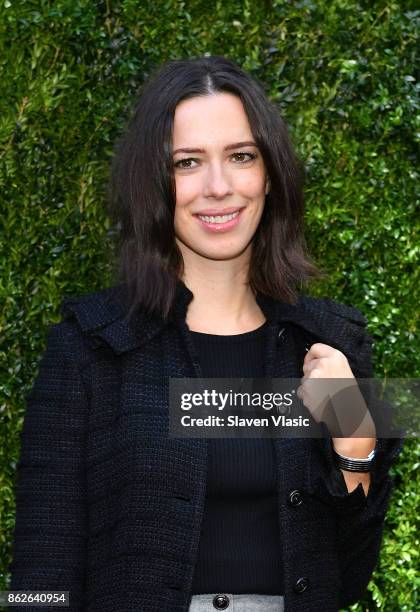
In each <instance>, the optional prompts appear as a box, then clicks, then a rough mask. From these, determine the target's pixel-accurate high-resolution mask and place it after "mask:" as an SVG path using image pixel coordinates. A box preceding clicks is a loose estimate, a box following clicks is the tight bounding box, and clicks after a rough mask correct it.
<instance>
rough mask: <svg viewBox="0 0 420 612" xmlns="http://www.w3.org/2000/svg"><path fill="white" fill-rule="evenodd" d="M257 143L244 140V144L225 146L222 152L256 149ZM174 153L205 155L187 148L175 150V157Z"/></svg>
mask: <svg viewBox="0 0 420 612" xmlns="http://www.w3.org/2000/svg"><path fill="white" fill-rule="evenodd" d="M256 146H257V143H255V142H254V141H252V140H245V141H244V142H235V143H233V144H230V145H227V146H226V147H225V148H224V149H223V150H224V151H230V150H231V149H238V148H240V147H256ZM175 153H205V150H204V149H196V148H194V149H191V148H188V147H183V148H182V149H176V150H175V151H174V152H173V154H174V155H175Z"/></svg>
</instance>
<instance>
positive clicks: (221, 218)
mask: <svg viewBox="0 0 420 612" xmlns="http://www.w3.org/2000/svg"><path fill="white" fill-rule="evenodd" d="M238 215H239V210H237V211H236V212H234V213H231V214H230V215H217V216H216V217H213V216H211V217H208V216H207V215H197V217H198V218H199V219H201V220H202V221H205V222H206V223H227V222H228V221H231V220H232V219H234V218H235V217H237V216H238Z"/></svg>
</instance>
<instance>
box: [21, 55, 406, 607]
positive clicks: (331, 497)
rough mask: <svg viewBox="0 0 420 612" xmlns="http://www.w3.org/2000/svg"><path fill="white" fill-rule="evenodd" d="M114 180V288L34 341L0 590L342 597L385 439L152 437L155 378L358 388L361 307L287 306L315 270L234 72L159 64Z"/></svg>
mask: <svg viewBox="0 0 420 612" xmlns="http://www.w3.org/2000/svg"><path fill="white" fill-rule="evenodd" d="M110 186H111V189H110V201H111V203H112V208H111V212H112V214H113V215H115V218H116V220H117V221H118V222H119V224H120V230H121V231H120V235H119V241H118V243H117V254H118V259H117V261H118V262H119V268H118V274H119V276H118V281H119V282H118V284H116V285H115V286H113V287H110V288H107V289H103V290H101V291H97V292H94V293H89V294H85V295H83V296H79V297H74V298H68V299H66V300H65V301H64V304H63V314H64V320H63V321H61V322H60V323H59V324H57V325H54V326H52V328H51V329H50V333H49V337H48V343H47V349H46V352H45V354H44V356H43V359H42V361H41V366H40V372H39V375H38V377H37V379H36V381H35V384H34V387H33V389H32V392H31V394H30V397H29V398H28V408H27V413H26V418H25V423H24V430H23V434H22V452H21V458H20V462H19V466H18V467H19V480H18V485H17V514H16V529H15V542H14V559H13V565H12V568H11V571H12V582H11V587H10V588H11V589H13V590H18V589H27V590H29V589H31V590H48V591H53V590H54V591H69V593H70V610H89V611H90V610H98V611H99V610H101V611H102V612H107V611H110V612H111V611H114V610H127V611H128V610H130V611H134V610H136V611H141V612H152V611H153V612H158V611H159V612H161V611H168V612H181V611H182V612H187V611H189V612H199V611H200V612H210V611H211V610H217V609H218V610H224V609H229V610H234V611H235V612H242V611H251V610H252V611H255V612H263V611H264V612H266V611H276V612H279V611H281V610H286V612H292V611H293V612H295V611H296V612H297V611H305V612H311V611H313V612H320V611H322V612H330V611H331V612H332V611H336V610H338V609H339V608H341V607H344V606H346V605H348V604H350V603H353V602H355V601H357V600H358V599H359V598H360V597H361V596H362V595H363V593H364V592H365V589H366V586H367V584H368V582H369V579H370V577H371V573H372V571H373V569H374V567H375V564H376V562H377V559H378V554H379V547H380V542H381V537H382V530H383V521H384V516H385V511H386V508H387V505H388V502H389V496H390V492H391V487H392V481H391V478H390V476H389V468H390V466H391V464H392V462H393V461H394V460H395V457H396V456H397V454H398V452H399V450H400V449H401V441H400V440H382V439H379V440H377V441H376V438H375V436H374V435H372V436H371V437H361V438H355V437H352V438H340V437H330V438H325V439H290V438H289V439H275V440H271V439H267V438H262V439H243V440H240V439H217V440H216V439H211V440H210V439H187V438H170V437H169V436H168V382H169V379H170V378H180V377H201V376H203V377H221V378H224V377H237V376H238V377H239V376H241V377H270V378H275V377H277V378H281V377H291V378H293V377H296V378H302V389H303V387H304V384H305V381H307V380H309V379H311V378H315V377H317V376H318V377H319V376H321V377H325V378H329V377H331V378H333V377H334V378H353V377H355V376H358V377H369V376H372V366H371V339H370V337H369V336H368V335H367V333H366V331H365V329H364V328H365V319H364V318H363V316H362V315H361V314H360V312H359V311H358V310H356V309H355V308H352V307H349V306H345V305H342V304H338V303H336V302H334V301H332V300H328V299H324V300H320V299H314V298H309V297H306V296H303V295H299V293H298V289H300V288H301V286H302V285H303V284H304V283H305V282H306V281H307V280H309V279H310V278H311V277H315V276H317V275H318V274H319V273H318V271H317V269H316V268H315V266H314V265H313V264H311V263H310V262H309V261H308V259H307V257H306V254H305V245H304V238H303V233H302V231H303V230H302V225H303V203H302V194H301V178H300V172H299V164H298V162H297V159H296V156H295V154H294V152H293V148H292V145H291V142H290V139H289V137H288V134H287V129H286V126H285V124H284V122H283V120H282V119H281V117H280V116H279V114H278V112H277V111H276V109H275V108H274V106H273V105H272V104H271V103H270V102H269V100H268V98H267V97H266V95H265V93H264V91H263V89H262V87H261V85H260V84H259V83H257V82H256V81H255V80H254V79H252V78H251V77H250V76H249V75H248V74H247V73H245V72H244V71H243V70H241V69H240V68H239V67H238V66H237V65H236V64H234V63H233V62H232V61H230V60H227V59H225V58H222V57H218V56H215V57H206V58H199V59H193V60H178V61H172V62H169V63H167V64H165V65H164V66H163V67H162V68H161V69H160V70H159V71H158V72H157V73H156V74H154V75H153V77H151V78H150V79H149V81H148V82H147V83H146V85H145V86H144V87H143V90H142V93H141V96H140V97H139V100H138V103H137V105H136V108H135V112H134V114H133V117H132V119H131V122H130V124H129V126H128V129H127V131H126V134H125V135H124V137H123V138H122V139H121V141H120V143H119V146H118V150H117V151H116V155H115V159H114V163H113V167H112V181H111V184H110ZM120 281H121V282H120ZM302 398H304V401H306V402H307V404H308V406H310V405H311V404H310V401H309V400H308V397H307V395H305V393H304V391H303V390H302ZM373 455H374V457H373V458H372V456H373ZM340 456H345V457H350V458H351V459H350V460H348V461H347V463H345V461H346V460H343V459H340ZM358 460H362V461H359V462H358ZM343 461H344V463H343ZM340 466H341V467H340ZM343 466H345V467H346V469H342V468H343ZM361 470H364V471H361ZM33 609H37V608H36V607H34V608H33Z"/></svg>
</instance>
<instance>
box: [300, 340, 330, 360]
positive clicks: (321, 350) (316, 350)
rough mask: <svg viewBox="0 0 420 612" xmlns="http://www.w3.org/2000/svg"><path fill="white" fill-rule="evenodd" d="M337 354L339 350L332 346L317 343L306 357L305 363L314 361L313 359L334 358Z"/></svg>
mask: <svg viewBox="0 0 420 612" xmlns="http://www.w3.org/2000/svg"><path fill="white" fill-rule="evenodd" d="M336 353H337V349H335V348H334V347H332V346H330V345H329V344H323V343H322V342H316V343H315V344H313V345H312V346H311V348H310V349H309V351H308V352H307V353H306V355H305V359H304V361H306V360H308V361H312V359H319V358H320V357H332V356H333V355H335V354H336Z"/></svg>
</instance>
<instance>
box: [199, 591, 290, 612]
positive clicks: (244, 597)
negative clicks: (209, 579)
mask: <svg viewBox="0 0 420 612" xmlns="http://www.w3.org/2000/svg"><path fill="white" fill-rule="evenodd" d="M216 610H226V611H227V612H284V597H283V595H258V594H250V595H248V594H240V595H235V594H232V593H205V594H200V595H193V596H192V599H191V605H190V607H189V608H188V612H216Z"/></svg>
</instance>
